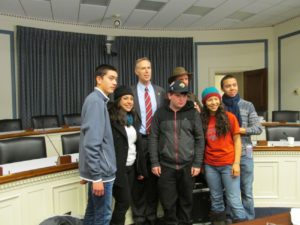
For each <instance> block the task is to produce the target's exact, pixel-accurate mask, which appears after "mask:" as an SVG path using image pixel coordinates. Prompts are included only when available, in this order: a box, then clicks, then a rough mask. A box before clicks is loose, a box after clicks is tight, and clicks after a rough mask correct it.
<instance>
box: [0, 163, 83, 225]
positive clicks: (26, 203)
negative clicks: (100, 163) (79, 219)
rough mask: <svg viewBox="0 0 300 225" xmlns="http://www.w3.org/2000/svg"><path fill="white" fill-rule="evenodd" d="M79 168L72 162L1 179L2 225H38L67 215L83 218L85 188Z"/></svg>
mask: <svg viewBox="0 0 300 225" xmlns="http://www.w3.org/2000/svg"><path fill="white" fill-rule="evenodd" d="M77 168H78V163H71V164H66V165H57V166H50V167H46V168H40V169H35V170H30V171H25V172H19V173H14V174H10V175H7V176H2V177H0V224H5V225H36V224H40V223H41V222H42V221H43V220H45V219H46V218H49V217H51V216H55V215H63V214H65V213H68V212H71V213H72V215H77V216H82V215H83V214H84V211H85V207H86V204H87V203H86V201H87V195H86V185H81V184H80V183H79V181H80V178H79V174H78V169H77Z"/></svg>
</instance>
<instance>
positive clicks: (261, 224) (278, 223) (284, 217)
mask: <svg viewBox="0 0 300 225" xmlns="http://www.w3.org/2000/svg"><path fill="white" fill-rule="evenodd" d="M267 223H271V224H270V225H273V224H274V225H292V222H291V215H290V213H289V212H286V213H280V214H275V215H272V216H267V217H263V218H259V219H255V220H249V221H245V222H242V223H235V225H268V224H267Z"/></svg>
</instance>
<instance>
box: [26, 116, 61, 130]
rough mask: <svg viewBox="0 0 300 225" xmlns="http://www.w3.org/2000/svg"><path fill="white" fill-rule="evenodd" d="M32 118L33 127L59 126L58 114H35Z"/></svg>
mask: <svg viewBox="0 0 300 225" xmlns="http://www.w3.org/2000/svg"><path fill="white" fill-rule="evenodd" d="M31 120H32V127H33V129H43V128H51V127H59V123H58V116H56V115H45V116H33V117H32V118H31Z"/></svg>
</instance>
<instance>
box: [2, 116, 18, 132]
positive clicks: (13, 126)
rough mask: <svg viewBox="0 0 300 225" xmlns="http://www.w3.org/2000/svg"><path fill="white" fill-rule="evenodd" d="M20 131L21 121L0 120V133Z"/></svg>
mask: <svg viewBox="0 0 300 225" xmlns="http://www.w3.org/2000/svg"><path fill="white" fill-rule="evenodd" d="M15 130H22V123H21V119H5V120H0V132H5V131H15Z"/></svg>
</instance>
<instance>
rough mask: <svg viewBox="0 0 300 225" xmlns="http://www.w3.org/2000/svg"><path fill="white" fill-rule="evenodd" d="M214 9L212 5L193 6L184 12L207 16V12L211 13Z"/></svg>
mask: <svg viewBox="0 0 300 225" xmlns="http://www.w3.org/2000/svg"><path fill="white" fill-rule="evenodd" d="M213 9H214V8H210V7H201V6H191V7H190V8H188V9H187V10H186V11H185V12H184V14H191V15H199V16H205V15H206V14H207V13H209V12H210V11H212V10H213Z"/></svg>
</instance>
